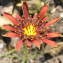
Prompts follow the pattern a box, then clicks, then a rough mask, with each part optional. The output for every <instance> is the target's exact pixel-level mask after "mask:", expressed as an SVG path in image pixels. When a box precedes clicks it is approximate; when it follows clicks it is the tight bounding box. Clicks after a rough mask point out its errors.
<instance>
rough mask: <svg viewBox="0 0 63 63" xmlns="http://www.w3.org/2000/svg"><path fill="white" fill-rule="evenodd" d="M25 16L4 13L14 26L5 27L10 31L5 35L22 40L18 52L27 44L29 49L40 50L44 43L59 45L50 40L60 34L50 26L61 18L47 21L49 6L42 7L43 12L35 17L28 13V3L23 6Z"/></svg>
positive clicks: (18, 43)
mask: <svg viewBox="0 0 63 63" xmlns="http://www.w3.org/2000/svg"><path fill="white" fill-rule="evenodd" d="M22 10H23V16H20V15H19V14H18V15H16V17H13V16H12V15H10V14H8V13H4V14H3V16H5V17H6V18H8V19H10V20H11V21H12V23H13V24H14V25H12V26H10V25H4V26H3V28H4V29H6V30H9V32H7V33H6V34H5V36H7V37H11V38H12V37H19V38H20V40H19V41H18V42H17V44H16V47H15V48H16V50H20V48H21V47H22V46H23V45H24V43H25V44H26V46H28V47H32V46H36V47H38V48H40V45H41V44H42V43H43V42H44V43H46V44H48V45H50V46H53V47H54V46H57V43H56V42H54V41H52V40H50V38H54V37H59V36H60V33H58V32H51V30H50V27H49V26H50V25H52V24H54V23H55V22H57V21H59V19H60V18H58V17H57V18H54V19H52V20H51V21H48V22H46V21H47V19H48V17H47V16H46V12H47V11H48V5H45V6H44V7H42V9H41V11H40V12H39V13H38V14H37V13H35V14H34V16H32V17H31V16H30V15H29V12H28V6H27V3H26V2H23V5H22Z"/></svg>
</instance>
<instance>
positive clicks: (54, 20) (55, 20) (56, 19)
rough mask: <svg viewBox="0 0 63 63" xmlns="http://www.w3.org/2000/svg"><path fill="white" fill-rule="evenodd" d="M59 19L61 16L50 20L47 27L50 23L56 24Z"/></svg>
mask: <svg viewBox="0 0 63 63" xmlns="http://www.w3.org/2000/svg"><path fill="white" fill-rule="evenodd" d="M59 19H60V18H58V17H57V18H55V19H53V20H51V21H49V22H48V23H46V25H45V27H47V26H50V25H52V24H54V23H55V22H57V21H59Z"/></svg>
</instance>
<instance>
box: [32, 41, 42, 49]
mask: <svg viewBox="0 0 63 63" xmlns="http://www.w3.org/2000/svg"><path fill="white" fill-rule="evenodd" d="M32 42H33V45H34V46H36V47H38V48H40V45H41V44H42V41H41V40H33V41H32Z"/></svg>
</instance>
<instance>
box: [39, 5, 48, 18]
mask: <svg viewBox="0 0 63 63" xmlns="http://www.w3.org/2000/svg"><path fill="white" fill-rule="evenodd" d="M47 11H48V5H45V6H44V7H43V8H42V9H41V11H40V13H39V14H38V16H39V18H41V19H42V18H43V17H44V16H45V14H46V13H47Z"/></svg>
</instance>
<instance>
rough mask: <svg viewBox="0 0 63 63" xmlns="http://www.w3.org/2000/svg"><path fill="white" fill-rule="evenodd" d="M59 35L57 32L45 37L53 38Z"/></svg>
mask: <svg viewBox="0 0 63 63" xmlns="http://www.w3.org/2000/svg"><path fill="white" fill-rule="evenodd" d="M60 35H61V34H60V33H58V32H52V33H48V34H47V37H48V38H54V37H59V36H60Z"/></svg>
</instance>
